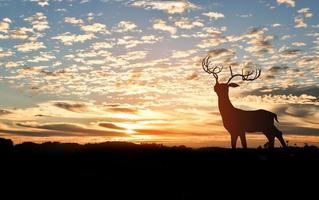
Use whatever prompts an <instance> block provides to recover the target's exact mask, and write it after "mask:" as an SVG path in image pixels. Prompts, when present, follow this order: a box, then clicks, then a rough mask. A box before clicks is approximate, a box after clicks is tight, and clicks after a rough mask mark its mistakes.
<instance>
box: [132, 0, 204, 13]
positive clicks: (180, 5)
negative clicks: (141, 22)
mask: <svg viewBox="0 0 319 200" xmlns="http://www.w3.org/2000/svg"><path fill="white" fill-rule="evenodd" d="M131 5H132V6H134V7H142V8H145V9H153V10H161V11H165V12H167V13H169V14H175V13H183V12H185V11H186V10H188V9H197V8H198V6H196V5H195V4H193V3H191V2H189V1H188V0H172V1H169V0H164V1H151V0H144V1H142V0H138V1H134V2H133V3H132V4H131Z"/></svg>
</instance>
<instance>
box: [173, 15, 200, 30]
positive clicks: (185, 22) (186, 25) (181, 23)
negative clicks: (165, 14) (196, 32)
mask: <svg viewBox="0 0 319 200" xmlns="http://www.w3.org/2000/svg"><path fill="white" fill-rule="evenodd" d="M174 24H175V26H176V27H178V28H181V29H192V28H195V27H203V26H204V24H203V22H202V21H201V20H195V21H190V20H189V19H188V18H186V17H182V18H180V19H179V20H177V21H175V22H174Z"/></svg>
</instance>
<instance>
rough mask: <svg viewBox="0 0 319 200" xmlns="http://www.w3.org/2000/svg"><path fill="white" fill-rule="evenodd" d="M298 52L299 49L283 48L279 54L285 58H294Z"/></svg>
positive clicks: (299, 51)
mask: <svg viewBox="0 0 319 200" xmlns="http://www.w3.org/2000/svg"><path fill="white" fill-rule="evenodd" d="M300 53H301V50H299V49H285V50H283V51H280V54H281V55H282V56H283V57H287V58H295V57H297V56H298V55H300Z"/></svg>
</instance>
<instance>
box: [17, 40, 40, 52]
mask: <svg viewBox="0 0 319 200" xmlns="http://www.w3.org/2000/svg"><path fill="white" fill-rule="evenodd" d="M14 47H15V48H16V49H17V50H18V51H21V52H29V51H36V50H39V49H45V48H46V47H45V46H44V44H43V42H27V43H23V44H17V45H15V46H14Z"/></svg>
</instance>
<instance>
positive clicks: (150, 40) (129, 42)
mask: <svg viewBox="0 0 319 200" xmlns="http://www.w3.org/2000/svg"><path fill="white" fill-rule="evenodd" d="M161 39H162V37H158V36H155V35H145V36H142V37H141V38H140V39H136V38H134V37H132V36H124V37H122V38H119V39H118V41H117V45H124V46H125V48H127V49H129V48H133V47H136V46H138V45H141V44H154V43H156V42H158V41H160V40H161Z"/></svg>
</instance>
